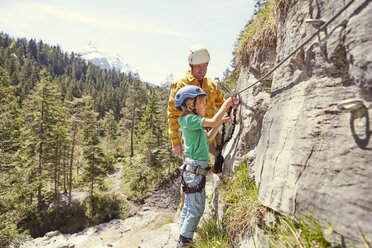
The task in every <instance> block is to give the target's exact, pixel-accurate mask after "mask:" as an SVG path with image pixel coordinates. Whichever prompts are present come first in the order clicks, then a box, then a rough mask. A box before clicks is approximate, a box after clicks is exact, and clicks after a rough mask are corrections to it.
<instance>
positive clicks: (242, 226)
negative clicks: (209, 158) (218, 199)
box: [221, 161, 267, 235]
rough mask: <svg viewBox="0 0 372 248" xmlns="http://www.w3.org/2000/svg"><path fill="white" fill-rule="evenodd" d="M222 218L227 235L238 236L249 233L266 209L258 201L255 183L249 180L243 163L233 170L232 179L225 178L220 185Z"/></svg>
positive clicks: (245, 164) (260, 219) (259, 221)
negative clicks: (222, 208) (223, 208)
mask: <svg viewBox="0 0 372 248" xmlns="http://www.w3.org/2000/svg"><path fill="white" fill-rule="evenodd" d="M221 196H222V202H223V204H224V206H225V212H224V213H225V214H224V218H225V220H226V228H227V230H228V231H229V233H231V234H233V235H239V234H242V233H246V232H248V233H251V232H252V230H253V228H254V227H255V226H257V225H259V224H262V223H261V221H262V219H263V216H264V215H265V212H266V211H267V210H266V208H265V207H264V206H263V205H262V204H261V203H260V202H259V201H258V191H257V188H256V184H255V182H254V181H253V180H252V179H250V178H249V173H248V165H247V162H246V161H244V162H243V163H242V164H241V165H240V166H239V167H238V168H236V169H235V173H234V176H233V177H232V178H226V179H224V180H223V182H222V185H221Z"/></svg>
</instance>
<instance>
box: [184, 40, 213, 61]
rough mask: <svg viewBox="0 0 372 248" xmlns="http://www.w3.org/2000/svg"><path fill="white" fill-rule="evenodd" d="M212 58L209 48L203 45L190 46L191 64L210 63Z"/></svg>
mask: <svg viewBox="0 0 372 248" xmlns="http://www.w3.org/2000/svg"><path fill="white" fill-rule="evenodd" d="M210 60H211V57H210V55H209V52H208V50H207V48H205V47H204V46H202V45H193V46H191V47H190V48H189V63H190V65H200V64H205V63H208V62H209V61H210Z"/></svg>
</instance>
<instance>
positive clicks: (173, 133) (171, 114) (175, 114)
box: [168, 71, 224, 147]
mask: <svg viewBox="0 0 372 248" xmlns="http://www.w3.org/2000/svg"><path fill="white" fill-rule="evenodd" d="M187 85H196V86H199V87H200V84H199V82H198V80H197V79H196V78H194V77H193V76H192V74H191V72H190V71H187V72H186V74H185V76H184V77H183V78H181V79H179V80H178V81H176V82H173V83H172V85H171V91H170V96H169V101H168V124H169V135H170V137H171V141H172V146H173V147H176V146H180V145H181V139H180V137H179V135H178V132H179V129H180V125H179V123H178V118H179V117H181V115H182V113H181V112H180V111H178V110H177V109H176V107H175V106H174V99H175V96H176V93H177V91H178V90H179V89H180V88H182V87H184V86H187ZM202 89H203V90H204V91H205V93H207V95H208V98H207V110H206V111H205V117H206V118H212V117H213V116H214V114H215V110H216V108H218V109H219V108H220V107H221V105H222V104H223V102H224V99H223V95H222V93H221V91H220V89H219V88H218V86H217V84H216V83H215V82H213V81H212V80H211V79H210V78H207V77H204V79H203V87H202Z"/></svg>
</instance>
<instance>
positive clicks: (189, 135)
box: [175, 85, 232, 247]
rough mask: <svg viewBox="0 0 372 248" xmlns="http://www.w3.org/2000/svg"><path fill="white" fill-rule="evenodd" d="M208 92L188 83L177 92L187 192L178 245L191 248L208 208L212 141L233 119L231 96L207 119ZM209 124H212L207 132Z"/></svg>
mask: <svg viewBox="0 0 372 248" xmlns="http://www.w3.org/2000/svg"><path fill="white" fill-rule="evenodd" d="M206 99H207V94H206V93H205V92H204V91H203V90H202V89H201V88H200V87H197V86H191V85H190V86H185V87H183V88H181V89H179V90H178V92H177V93H176V99H175V107H176V109H177V110H179V111H182V114H183V115H182V116H181V117H180V118H179V119H178V121H179V123H180V127H181V129H182V133H183V139H184V146H185V155H186V159H185V162H184V164H183V165H182V167H181V169H182V175H181V176H182V190H183V192H184V193H186V197H185V202H184V206H183V209H182V212H181V216H180V226H179V230H180V240H179V243H178V247H187V246H189V245H190V242H191V241H192V237H193V234H194V232H195V231H196V227H197V225H198V223H199V220H200V218H201V216H202V215H203V212H204V207H205V189H204V188H205V177H206V175H207V174H208V171H209V170H210V167H209V166H208V150H209V142H208V141H211V140H213V138H214V136H215V135H216V133H217V132H218V129H219V127H220V126H221V124H222V123H223V122H224V123H226V122H227V121H228V120H229V117H224V114H225V112H226V111H227V110H228V109H229V107H230V106H231V105H232V99H231V98H229V99H227V100H226V101H225V102H224V103H223V105H222V106H221V108H220V110H219V111H218V112H217V113H216V114H215V115H214V116H213V118H212V119H207V118H204V117H203V116H204V114H205V111H206V109H207V106H206ZM205 127H212V129H211V130H210V131H209V132H208V133H206V131H205V130H204V128H205Z"/></svg>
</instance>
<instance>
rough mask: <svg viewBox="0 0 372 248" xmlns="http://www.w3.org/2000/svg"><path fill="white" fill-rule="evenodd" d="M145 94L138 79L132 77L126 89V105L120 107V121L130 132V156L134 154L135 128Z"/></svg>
mask: <svg viewBox="0 0 372 248" xmlns="http://www.w3.org/2000/svg"><path fill="white" fill-rule="evenodd" d="M145 96H146V95H145V91H144V89H143V88H142V87H141V84H140V81H139V80H138V79H137V78H134V79H133V81H132V82H131V84H130V86H129V89H128V93H127V98H126V102H125V104H126V107H125V108H123V109H122V114H123V116H124V117H123V120H122V122H123V125H124V126H126V127H127V128H128V130H129V134H130V157H133V156H134V135H135V129H136V128H137V124H138V123H139V120H140V119H139V118H140V116H141V112H142V108H143V105H144V99H145Z"/></svg>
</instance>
